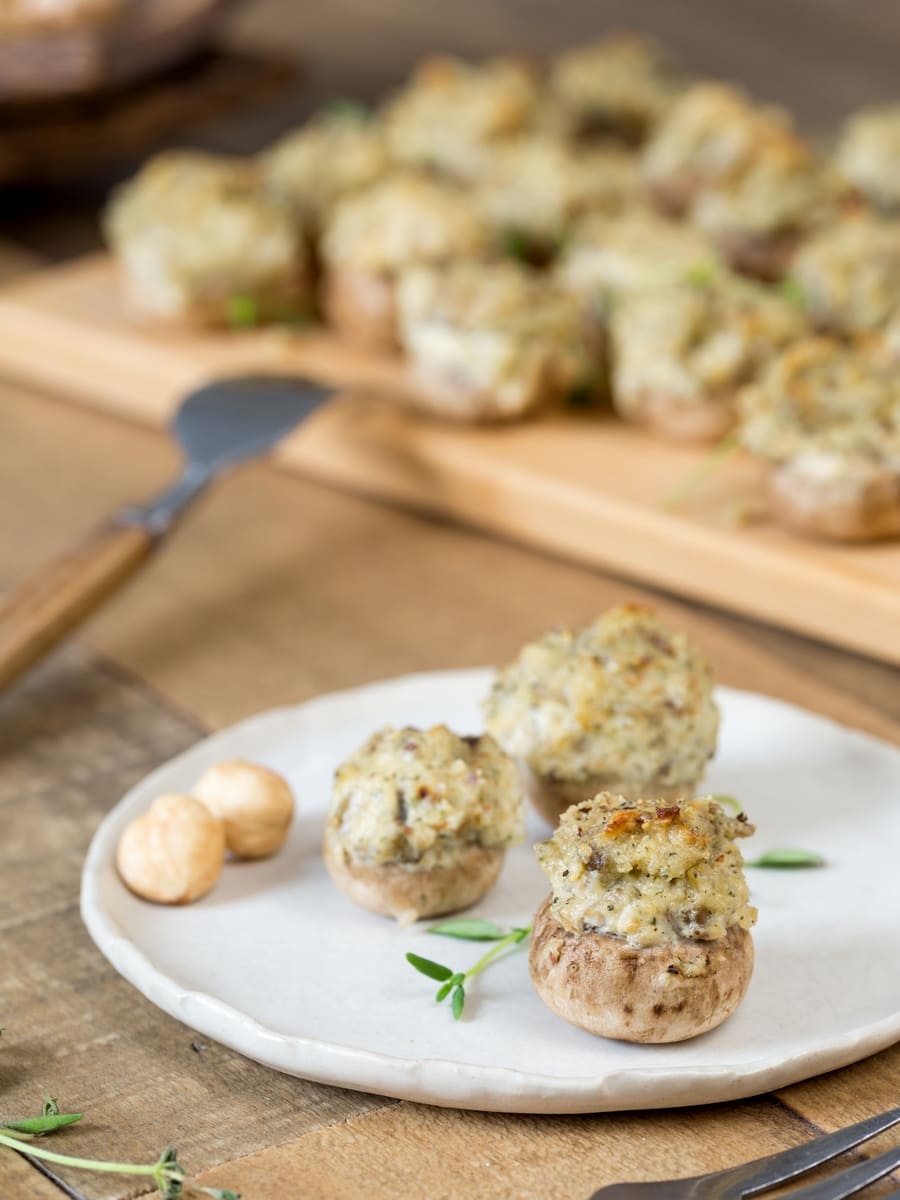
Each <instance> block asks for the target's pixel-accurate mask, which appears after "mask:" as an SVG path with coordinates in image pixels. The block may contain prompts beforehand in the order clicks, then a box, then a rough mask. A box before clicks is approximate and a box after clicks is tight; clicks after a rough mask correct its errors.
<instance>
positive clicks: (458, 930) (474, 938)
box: [428, 917, 506, 942]
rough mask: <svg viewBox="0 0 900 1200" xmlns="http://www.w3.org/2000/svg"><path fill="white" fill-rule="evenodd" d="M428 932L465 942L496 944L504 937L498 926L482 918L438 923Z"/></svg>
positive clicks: (458, 919) (456, 919)
mask: <svg viewBox="0 0 900 1200" xmlns="http://www.w3.org/2000/svg"><path fill="white" fill-rule="evenodd" d="M428 932H429V933H439V934H440V935H441V936H442V937H455V938H464V939H465V940H466V941H467V942H497V941H499V940H500V938H502V937H506V933H505V931H504V930H502V929H501V928H500V926H499V925H496V924H495V923H494V922H493V921H486V920H484V918H483V917H456V918H451V919H450V920H449V921H439V922H438V924H437V925H431V926H430V927H429V929H428Z"/></svg>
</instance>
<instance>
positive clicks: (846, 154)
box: [834, 104, 900, 212]
mask: <svg viewBox="0 0 900 1200" xmlns="http://www.w3.org/2000/svg"><path fill="white" fill-rule="evenodd" d="M834 165H835V168H836V169H837V171H839V172H840V174H841V175H842V176H843V178H844V179H846V180H847V182H848V183H851V184H852V185H853V186H854V187H856V188H858V189H859V191H860V192H862V194H863V195H864V196H865V197H866V198H867V199H868V200H870V201H871V202H872V203H873V204H875V205H876V206H878V207H879V208H883V209H885V210H886V211H889V212H895V211H897V210H898V209H900V104H885V105H883V106H880V107H877V108H864V109H862V110H861V111H860V112H858V113H855V114H854V116H852V117H851V118H850V119H849V120H848V121H847V123H846V124H845V125H844V128H843V131H842V133H841V139H840V142H839V143H838V147H837V150H836V152H835V157H834Z"/></svg>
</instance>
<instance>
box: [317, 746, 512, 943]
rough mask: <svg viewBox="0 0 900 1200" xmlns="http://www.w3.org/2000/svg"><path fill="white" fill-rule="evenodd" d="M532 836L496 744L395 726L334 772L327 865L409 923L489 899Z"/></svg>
mask: <svg viewBox="0 0 900 1200" xmlns="http://www.w3.org/2000/svg"><path fill="white" fill-rule="evenodd" d="M523 836H524V815H523V803H522V794H521V788H520V785H519V780H518V774H517V771H516V767H515V764H514V763H513V762H512V761H511V760H510V759H508V758H507V757H506V755H505V754H504V753H503V751H502V750H501V749H500V747H499V746H498V745H497V743H496V742H495V741H494V740H493V738H491V737H488V736H483V737H472V738H462V737H458V736H457V735H456V734H455V733H452V732H451V731H450V730H449V729H448V728H447V727H446V726H445V725H437V726H434V727H433V728H431V729H427V730H420V729H414V728H412V727H404V728H402V729H394V728H391V727H388V728H385V729H382V730H380V731H379V732H378V733H375V734H373V735H372V737H371V738H370V739H369V740H368V742H366V743H365V745H364V746H362V747H361V748H360V749H359V750H358V751H357V752H356V753H355V754H353V755H351V757H350V758H349V759H347V761H346V762H345V763H344V764H343V765H342V766H341V767H339V768H338V771H337V773H336V774H335V780H334V790H333V792H332V799H331V807H330V810H329V813H328V819H327V822H326V827H325V844H324V853H325V863H326V866H327V868H328V870H329V873H330V874H331V876H332V878H333V879H334V881H335V883H336V884H337V885H338V887H340V888H341V889H342V890H343V891H345V892H346V893H347V894H348V895H349V896H350V897H351V898H352V899H354V900H355V901H356V902H357V903H358V904H361V905H362V906H363V907H364V908H369V909H371V910H373V911H375V912H380V913H384V914H387V915H389V916H394V917H396V918H397V919H398V920H400V921H401V922H403V923H407V922H409V921H411V920H416V919H417V918H418V917H423V916H437V915H438V914H440V913H445V912H453V911H454V910H455V909H459V908H464V907H466V906H467V905H469V904H473V903H474V902H475V901H476V900H478V899H480V898H481V896H482V895H484V893H485V892H486V891H487V890H488V888H490V887H491V885H492V884H493V883H494V882H495V880H496V879H497V876H498V875H499V873H500V869H501V867H502V865H503V857H504V852H505V850H506V848H507V846H511V845H515V844H516V843H518V842H520V841H521V840H522V838H523Z"/></svg>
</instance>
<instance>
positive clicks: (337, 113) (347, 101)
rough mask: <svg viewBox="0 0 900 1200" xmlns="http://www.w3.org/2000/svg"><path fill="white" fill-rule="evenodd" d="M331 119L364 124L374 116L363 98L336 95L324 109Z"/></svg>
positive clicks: (326, 115) (324, 112)
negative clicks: (355, 98) (353, 98)
mask: <svg viewBox="0 0 900 1200" xmlns="http://www.w3.org/2000/svg"><path fill="white" fill-rule="evenodd" d="M322 112H323V114H324V116H325V117H326V118H327V119H328V120H329V121H346V122H348V123H349V124H354V125H362V124H363V123H364V122H366V121H369V120H370V119H371V117H372V110H371V109H370V108H369V107H368V106H367V105H365V104H363V103H362V101H361V100H352V99H351V98H350V97H349V96H335V98H334V99H333V100H329V101H328V103H327V104H326V105H325V107H324V108H323V109H322Z"/></svg>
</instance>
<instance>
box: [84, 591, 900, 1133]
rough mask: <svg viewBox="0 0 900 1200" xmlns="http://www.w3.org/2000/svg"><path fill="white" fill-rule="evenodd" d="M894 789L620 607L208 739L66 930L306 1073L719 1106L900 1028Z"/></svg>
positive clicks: (879, 763) (858, 753)
mask: <svg viewBox="0 0 900 1200" xmlns="http://www.w3.org/2000/svg"><path fill="white" fill-rule="evenodd" d="M898 771H900V750H898V749H897V748H895V747H891V746H889V745H887V744H886V743H882V742H879V741H877V740H875V739H873V738H869V737H866V736H864V735H862V734H859V733H856V732H853V731H851V730H847V729H844V728H841V727H840V726H838V725H835V724H834V723H832V722H829V721H827V720H824V719H823V718H821V717H818V716H814V715H813V714H811V713H808V712H804V711H803V710H800V709H797V708H793V707H791V706H789V705H785V704H782V703H780V702H778V701H775V700H771V699H769V698H767V697H764V696H759V695H754V694H750V693H747V692H740V691H735V690H733V689H729V688H717V687H716V686H715V680H714V676H713V672H712V668H711V665H710V663H709V661H708V660H707V658H706V656H705V655H704V653H703V651H702V649H701V648H700V647H698V646H696V645H694V644H693V643H692V642H691V641H690V640H689V639H688V638H687V637H685V636H684V635H683V634H682V633H680V632H679V631H677V630H673V629H670V628H668V627H667V626H665V625H664V624H663V623H662V622H661V621H660V620H659V619H658V617H657V616H656V615H655V614H654V613H653V612H652V611H651V610H650V609H648V608H646V607H643V606H640V605H636V604H625V605H622V606H620V607H619V608H616V609H613V610H611V611H609V612H606V613H602V614H600V616H598V617H597V619H596V620H595V621H593V622H592V623H591V624H590V625H588V626H586V627H585V628H583V629H555V630H551V631H549V632H546V633H543V634H539V635H537V636H536V637H535V638H534V640H533V641H531V642H529V643H528V644H527V645H526V646H523V647H522V649H521V650H520V651H519V653H518V654H517V655H516V656H515V658H514V659H513V660H512V661H511V662H509V663H507V664H506V665H504V666H502V667H500V668H499V669H498V670H496V671H489V670H467V671H451V672H440V673H432V674H426V675H416V676H411V677H408V678H404V679H399V680H392V681H387V682H382V683H375V684H371V685H369V686H367V687H361V688H357V689H355V690H353V691H349V692H342V693H338V694H335V695H331V696H324V697H320V698H318V699H315V700H312V701H310V702H307V703H305V704H301V705H299V706H297V707H293V708H284V709H279V710H276V711H273V712H268V713H262V714H260V715H258V716H256V717H253V718H251V719H250V720H247V721H244V722H242V723H241V724H239V725H237V726H235V727H234V728H232V729H228V730H225V731H223V732H221V733H218V734H216V735H215V736H213V737H211V738H208V739H207V740H206V741H203V742H201V743H199V744H198V745H197V746H194V747H192V748H191V749H190V750H188V751H187V752H186V753H184V754H182V755H180V756H179V757H178V758H175V759H173V760H172V761H171V762H169V763H167V764H165V765H164V766H162V767H161V768H159V769H158V770H157V771H155V772H154V773H153V774H152V775H150V776H149V777H148V778H147V779H145V780H143V781H142V782H141V783H139V784H138V785H137V786H136V787H135V788H133V789H132V790H131V791H130V792H129V793H128V795H127V796H125V797H124V798H123V799H122V800H121V801H120V802H119V804H118V805H117V806H116V807H115V808H114V809H113V811H112V812H111V813H110V814H109V816H108V817H107V818H106V819H105V821H104V822H103V824H102V825H101V827H100V829H99V830H98V832H97V834H96V835H95V838H94V840H93V843H92V845H91V848H90V851H89V854H88V857H87V861H86V863H85V868H84V874H83V882H82V914H83V916H84V919H85V922H86V924H87V927H88V929H89V931H90V933H91V935H92V937H93V938H94V940H95V942H96V943H97V945H98V946H99V947H100V949H101V950H102V951H103V953H104V954H105V955H106V956H107V958H108V959H109V960H110V961H111V962H112V964H113V965H114V966H115V967H116V969H117V970H118V971H120V972H121V973H122V975H124V976H125V978H126V979H128V980H130V982H131V983H132V984H134V985H135V986H136V987H137V988H138V989H140V991H141V992H143V993H144V995H146V996H147V997H149V998H150V999H151V1000H152V1001H153V1002H154V1003H155V1004H157V1005H159V1006H160V1007H162V1008H163V1009H165V1010H166V1011H167V1012H169V1013H171V1014H173V1015H174V1016H176V1017H177V1018H178V1019H179V1020H182V1021H184V1022H186V1023H187V1024H189V1025H190V1026H191V1028H193V1029H196V1030H199V1031H200V1032H201V1033H204V1034H206V1035H208V1036H210V1037H213V1038H216V1039H218V1040H219V1041H222V1042H224V1043H226V1044H228V1045H230V1046H232V1047H234V1048H236V1049H238V1050H240V1051H241V1052H243V1053H244V1054H247V1055H249V1056H251V1057H253V1058H256V1059H258V1060H260V1061H261V1062H263V1063H266V1064H268V1065H269V1066H272V1067H274V1068H276V1069H278V1070H281V1071H285V1072H288V1073H291V1074H294V1075H299V1076H303V1077H306V1078H311V1079H317V1080H321V1081H324V1082H328V1083H333V1084H339V1085H341V1086H344V1087H350V1088H358V1089H362V1090H366V1091H374V1092H378V1093H382V1094H385V1095H390V1096H398V1097H403V1098H406V1099H411V1100H419V1101H425V1102H428V1103H432V1104H442V1105H450V1106H459V1107H468V1108H480V1109H487V1110H499V1111H518V1112H535V1113H553V1112H591V1111H604V1110H612V1109H626V1108H659V1107H669V1106H672V1105H684V1104H699V1103H707V1102H712V1101H721V1100H733V1099H736V1098H739V1097H743V1096H748V1095H751V1094H754V1093H757V1092H764V1091H769V1090H771V1089H772V1088H776V1087H781V1086H785V1085H787V1084H790V1083H793V1082H796V1081H797V1080H800V1079H805V1078H807V1077H809V1076H811V1075H814V1074H816V1073H818V1072H821V1071H826V1070H831V1069H833V1068H836V1067H840V1066H843V1065H845V1064H847V1063H850V1062H854V1061H856V1060H858V1059H860V1058H862V1057H864V1056H865V1055H867V1054H870V1053H874V1052H876V1051H877V1050H879V1049H882V1048H883V1047H885V1046H887V1045H890V1044H891V1043H892V1042H894V1041H896V1039H897V1038H898V1037H900V1011H898V1007H897V996H898V992H900V965H898V964H900V956H898V955H897V954H896V953H895V952H894V951H895V948H896V945H897V934H896V927H895V926H896V913H897V911H898V906H900V877H898V874H897V871H896V869H895V865H896V861H897V856H898V854H900V810H898V806H897V803H896V794H895V793H896V779H897V775H898ZM862 809H864V810H865V816H866V819H865V820H864V821H862V820H860V811H861V810H862ZM874 828H877V829H878V836H877V838H873V837H872V832H871V831H872V829H874ZM748 845H749V847H750V848H749V850H746V851H745V850H744V847H745V846H748ZM836 962H840V970H835V963H836ZM801 1017H802V1019H801Z"/></svg>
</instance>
